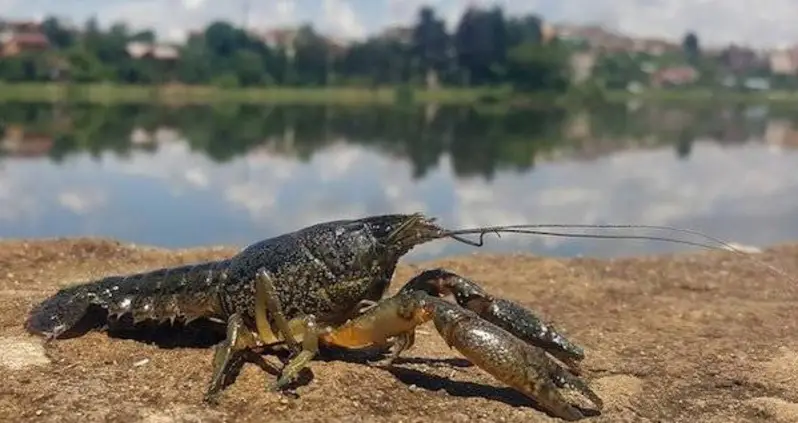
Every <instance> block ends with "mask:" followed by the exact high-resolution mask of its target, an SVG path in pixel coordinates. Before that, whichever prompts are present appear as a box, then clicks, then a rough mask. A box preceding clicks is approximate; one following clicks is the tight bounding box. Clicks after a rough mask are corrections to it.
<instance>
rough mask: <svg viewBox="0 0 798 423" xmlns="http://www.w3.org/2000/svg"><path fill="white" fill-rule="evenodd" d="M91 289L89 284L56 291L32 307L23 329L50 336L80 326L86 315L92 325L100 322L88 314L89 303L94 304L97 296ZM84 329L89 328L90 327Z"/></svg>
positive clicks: (55, 336) (54, 336)
mask: <svg viewBox="0 0 798 423" xmlns="http://www.w3.org/2000/svg"><path fill="white" fill-rule="evenodd" d="M92 288H93V287H92V285H91V284H84V285H78V286H72V287H69V288H64V289H62V290H60V291H58V292H57V293H56V294H55V295H53V296H51V297H49V298H47V299H45V300H44V301H42V302H41V303H39V304H38V305H37V306H36V307H34V308H33V309H32V310H31V312H30V314H29V315H28V318H27V320H25V329H26V330H27V331H28V332H30V333H34V334H37V335H42V336H44V337H46V338H48V339H53V338H58V337H60V336H61V335H62V334H64V333H65V332H67V331H71V330H73V329H80V328H79V327H78V326H77V325H78V324H79V323H81V321H83V320H84V318H86V317H89V319H87V320H88V321H86V323H88V324H90V325H92V326H94V325H97V324H101V323H102V322H101V321H99V320H98V319H96V318H95V319H92V318H91V316H90V315H91V313H90V311H91V310H90V309H91V308H92V305H93V304H96V303H97V296H96V294H95V292H94V290H93V289H92ZM83 329H86V330H88V329H90V327H87V328H83Z"/></svg>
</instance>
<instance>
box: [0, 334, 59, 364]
mask: <svg viewBox="0 0 798 423" xmlns="http://www.w3.org/2000/svg"><path fill="white" fill-rule="evenodd" d="M46 364H50V359H49V358H47V355H46V354H45V351H44V346H43V345H42V344H41V343H40V342H33V341H30V340H28V339H25V338H21V337H3V338H0V366H2V367H5V368H7V369H10V370H22V369H24V368H26V367H30V366H43V365H46Z"/></svg>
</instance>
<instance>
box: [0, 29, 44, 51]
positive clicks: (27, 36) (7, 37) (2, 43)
mask: <svg viewBox="0 0 798 423" xmlns="http://www.w3.org/2000/svg"><path fill="white" fill-rule="evenodd" d="M49 48H50V41H49V40H48V39H47V36H46V35H44V33H43V32H42V30H41V25H40V24H39V23H38V22H33V21H16V22H2V23H0V57H13V56H16V55H19V54H22V53H27V52H41V51H46V50H48V49H49Z"/></svg>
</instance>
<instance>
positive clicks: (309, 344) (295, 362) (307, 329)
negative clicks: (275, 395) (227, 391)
mask: <svg viewBox="0 0 798 423" xmlns="http://www.w3.org/2000/svg"><path fill="white" fill-rule="evenodd" d="M292 322H294V321H292ZM301 322H302V323H303V327H302V328H301V330H299V331H296V330H295V331H294V333H292V335H291V336H292V337H293V336H295V335H300V336H301V337H302V347H301V349H300V350H299V352H298V353H296V354H295V355H294V356H292V357H291V358H290V359H289V360H288V363H287V364H286V365H285V367H283V370H282V371H281V372H280V377H279V378H278V379H277V381H276V382H274V383H273V384H271V385H270V386H269V388H268V390H270V391H279V390H281V389H283V388H284V387H286V385H288V384H289V383H291V382H293V381H294V380H295V379H296V377H297V376H298V375H299V373H300V372H301V371H302V370H303V369H305V368H306V367H307V365H308V363H309V362H310V361H311V360H313V357H315V356H316V354H318V352H319V336H320V334H321V333H322V332H323V330H322V329H320V328H319V326H318V324H317V323H316V318H315V317H314V316H313V315H308V316H305V317H304V318H302V319H301ZM324 330H328V329H324ZM297 332H299V333H297Z"/></svg>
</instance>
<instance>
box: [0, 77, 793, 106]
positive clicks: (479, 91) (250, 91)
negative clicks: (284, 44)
mask: <svg viewBox="0 0 798 423" xmlns="http://www.w3.org/2000/svg"><path fill="white" fill-rule="evenodd" d="M578 91H579V90H576V91H575V92H572V93H569V94H565V95H553V94H547V93H533V94H522V93H518V92H514V91H513V90H512V88H510V87H506V86H502V87H480V88H460V87H443V88H439V89H434V90H427V89H423V88H415V87H414V88H409V87H402V86H382V87H375V88H369V87H343V86H342V87H277V86H274V87H255V88H240V87H234V88H224V87H216V86H193V85H192V86H187V85H119V84H112V83H92V84H64V83H3V82H0V101H1V102H52V103H56V102H67V103H72V102H77V103H92V104H150V103H164V104H173V105H191V104H216V103H243V104H247V103H248V104H297V105H301V104H341V105H369V104H379V105H389V106H390V105H397V104H441V105H447V104H454V105H457V104H459V105H491V106H493V105H498V106H523V105H538V106H540V105H545V106H546V107H550V106H573V105H584V104H588V103H595V102H609V103H617V102H628V101H635V100H637V101H644V102H666V103H677V104H678V103H686V104H692V103H698V104H701V103H713V102H722V103H743V104H745V103H750V104H756V103H764V104H784V105H793V104H795V105H798V92H790V91H768V92H743V91H723V92H720V91H714V90H710V89H698V88H696V89H693V88H689V89H669V90H655V89H652V90H647V91H643V92H640V93H630V92H626V91H607V92H604V93H601V94H593V95H591V94H586V93H577V92H578Z"/></svg>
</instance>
